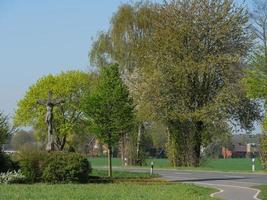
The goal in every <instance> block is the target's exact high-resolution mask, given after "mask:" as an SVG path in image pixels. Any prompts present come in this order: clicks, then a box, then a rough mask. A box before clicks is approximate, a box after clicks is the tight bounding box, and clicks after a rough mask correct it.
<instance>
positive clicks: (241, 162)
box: [89, 158, 262, 172]
mask: <svg viewBox="0 0 267 200" xmlns="http://www.w3.org/2000/svg"><path fill="white" fill-rule="evenodd" d="M89 160H90V162H91V163H92V166H93V168H97V167H105V166H107V159H106V158H89ZM112 161H113V166H115V167H121V160H120V159H119V158H113V160H112ZM151 161H153V162H154V167H155V168H171V166H170V164H169V161H168V160H167V159H147V160H146V165H145V166H144V167H149V166H150V163H151ZM251 164H252V163H251V159H247V158H231V159H215V160H213V159H208V160H206V161H203V162H202V163H201V166H200V167H198V168H192V167H181V168H178V169H187V170H196V169H197V170H211V171H226V172H227V171H241V172H250V171H251ZM256 171H262V166H261V163H260V160H259V159H256Z"/></svg>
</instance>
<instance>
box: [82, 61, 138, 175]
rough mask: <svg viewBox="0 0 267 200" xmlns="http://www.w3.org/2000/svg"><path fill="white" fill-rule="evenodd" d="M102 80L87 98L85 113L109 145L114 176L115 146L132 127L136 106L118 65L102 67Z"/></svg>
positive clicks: (100, 136)
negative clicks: (113, 158) (113, 159)
mask: <svg viewBox="0 0 267 200" xmlns="http://www.w3.org/2000/svg"><path fill="white" fill-rule="evenodd" d="M99 76H100V77H99V80H98V81H97V84H96V86H95V88H94V89H93V91H92V92H90V94H89V95H88V97H87V98H86V99H85V102H84V113H85V114H86V116H87V119H88V125H89V127H90V130H91V131H92V133H95V134H96V136H97V138H98V139H99V140H100V141H101V142H103V143H105V144H107V146H108V162H109V176H112V162H111V157H112V148H113V147H114V146H115V145H116V144H118V142H119V140H120V138H121V137H122V136H123V135H124V134H126V133H130V132H131V131H132V128H133V125H134V106H133V102H132V99H131V98H130V97H129V93H128V89H127V87H126V86H125V85H124V83H123V82H122V79H121V77H120V73H119V69H118V65H111V66H109V67H106V68H102V69H101V70H100V75H99Z"/></svg>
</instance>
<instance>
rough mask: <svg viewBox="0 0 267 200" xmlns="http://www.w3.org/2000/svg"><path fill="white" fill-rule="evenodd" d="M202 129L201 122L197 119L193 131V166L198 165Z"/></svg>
mask: <svg viewBox="0 0 267 200" xmlns="http://www.w3.org/2000/svg"><path fill="white" fill-rule="evenodd" d="M202 131H203V122H202V121H198V122H196V132H195V137H194V142H195V144H194V149H193V151H194V156H193V157H194V158H193V159H194V160H193V163H192V164H193V166H194V167H199V164H200V156H201V155H200V153H201V152H200V151H201V144H202Z"/></svg>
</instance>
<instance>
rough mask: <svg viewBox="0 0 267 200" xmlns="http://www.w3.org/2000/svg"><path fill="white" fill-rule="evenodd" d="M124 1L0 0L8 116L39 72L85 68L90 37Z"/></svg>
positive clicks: (1, 104) (0, 92)
mask: <svg viewBox="0 0 267 200" xmlns="http://www.w3.org/2000/svg"><path fill="white" fill-rule="evenodd" d="M158 1H160V0H158ZM238 1H240V0H238ZM126 2H129V1H128V0H0V110H1V111H4V112H5V113H6V114H9V115H10V116H12V114H13V113H14V110H15V108H16V103H17V101H18V100H19V99H20V98H21V97H23V95H24V94H25V91H26V90H27V88H28V87H29V86H30V85H31V84H33V83H35V81H36V80H37V79H39V78H40V77H42V76H43V75H47V74H49V73H58V72H60V71H62V70H71V69H79V70H85V71H86V70H89V62H88V51H89V49H90V46H91V41H92V38H95V37H96V36H97V33H98V32H99V31H101V30H107V28H108V26H109V20H110V18H111V17H112V14H113V13H114V12H115V11H116V10H117V8H118V6H119V5H121V4H122V3H126Z"/></svg>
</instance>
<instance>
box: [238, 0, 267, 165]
mask: <svg viewBox="0 0 267 200" xmlns="http://www.w3.org/2000/svg"><path fill="white" fill-rule="evenodd" d="M253 5H254V9H253V11H252V12H251V13H250V16H251V19H252V25H251V28H252V32H253V33H254V35H255V36H256V39H257V44H256V45H255V48H254V49H253V52H252V55H251V58H250V63H249V67H248V68H247V69H246V70H245V74H246V76H245V77H244V78H243V79H242V82H243V84H244V86H245V88H246V92H247V95H248V97H249V98H254V99H257V100H258V101H259V102H262V104H264V108H266V99H267V89H266V88H267V2H266V1H263V0H254V4H253ZM262 124H263V129H264V130H263V135H262V138H261V153H260V155H261V159H262V164H263V166H264V168H265V169H267V134H266V130H267V116H266V114H265V116H264V119H263V123H262Z"/></svg>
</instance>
